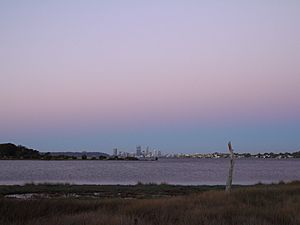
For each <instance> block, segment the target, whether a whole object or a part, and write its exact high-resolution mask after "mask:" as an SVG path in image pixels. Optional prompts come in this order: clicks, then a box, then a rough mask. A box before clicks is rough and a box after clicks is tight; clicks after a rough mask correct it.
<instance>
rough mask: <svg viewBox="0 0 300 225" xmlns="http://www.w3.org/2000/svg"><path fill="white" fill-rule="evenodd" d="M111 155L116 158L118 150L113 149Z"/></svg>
mask: <svg viewBox="0 0 300 225" xmlns="http://www.w3.org/2000/svg"><path fill="white" fill-rule="evenodd" d="M113 155H114V156H117V155H118V149H117V148H114V149H113Z"/></svg>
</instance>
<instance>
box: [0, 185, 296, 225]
mask: <svg viewBox="0 0 300 225" xmlns="http://www.w3.org/2000/svg"><path fill="white" fill-rule="evenodd" d="M0 215H1V218H0V224H1V225H2V224H3V225H50V224H51V225H54V224H55V225H83V224H86V225H96V224H97V225H110V224H111V225H135V224H136V225H177V224H178V225H179V224H180V225H181V224H183V225H201V224H203V225H235V224H236V225H271V224H272V225H299V224H300V183H299V182H294V183H290V184H278V185H258V186H254V187H244V188H237V189H235V190H233V192H232V193H231V194H226V193H224V192H223V191H216V190H214V191H207V192H203V193H200V194H192V195H187V196H181V197H170V198H160V199H103V200H101V199H100V200H99V199H97V200H91V199H49V200H47V199H41V200H10V199H4V198H2V199H0Z"/></svg>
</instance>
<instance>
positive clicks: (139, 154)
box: [136, 146, 142, 156]
mask: <svg viewBox="0 0 300 225" xmlns="http://www.w3.org/2000/svg"><path fill="white" fill-rule="evenodd" d="M141 155H142V147H141V146H136V156H141Z"/></svg>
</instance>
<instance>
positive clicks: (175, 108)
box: [0, 0, 300, 153]
mask: <svg viewBox="0 0 300 225" xmlns="http://www.w3.org/2000/svg"><path fill="white" fill-rule="evenodd" d="M0 106H1V108H0V142H2V143H4V142H13V143H16V144H22V145H25V146H28V147H32V148H35V149H38V150H40V151H83V150H85V151H102V152H107V153H111V152H112V149H113V148H115V147H117V148H119V149H120V150H124V151H129V152H130V151H134V150H135V147H136V146H137V145H142V146H144V147H146V146H149V147H150V148H156V149H160V150H161V151H163V152H164V153H196V152H214V151H220V152H225V151H227V149H226V144H227V142H228V141H230V140H231V141H232V143H233V147H234V149H235V150H236V151H237V152H266V151H269V152H270V151H273V152H280V151H296V150H299V149H300V1H298V0H253V1H244V0H236V1H234V0H229V1H217V0H207V1H201V0H199V1H194V0H188V1H183V0H182V1H178V0H172V1H167V0H165V1H161V0H160V1H156V0H152V1H141V0H139V1H132V0H127V1H117V0H109V1H108V0H107V1H106V0H103V1H93V0H88V1H86V0H85V1H83V0H82V1H79V0H73V1H67V0H59V1H58V0H51V1H50V0H45V1H38V0H28V1H17V0H7V1H6V0H0Z"/></svg>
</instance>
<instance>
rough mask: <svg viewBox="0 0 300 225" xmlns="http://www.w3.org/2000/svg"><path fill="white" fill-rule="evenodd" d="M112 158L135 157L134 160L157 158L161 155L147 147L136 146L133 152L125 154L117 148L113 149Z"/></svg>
mask: <svg viewBox="0 0 300 225" xmlns="http://www.w3.org/2000/svg"><path fill="white" fill-rule="evenodd" d="M113 156H118V157H122V158H126V157H136V158H159V157H162V153H161V151H160V150H157V149H150V148H149V147H146V148H144V149H143V148H142V146H137V147H136V151H135V152H131V153H129V152H125V151H120V150H118V149H117V148H114V149H113Z"/></svg>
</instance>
